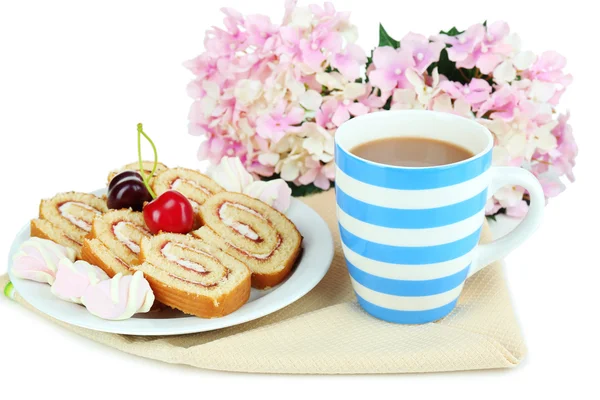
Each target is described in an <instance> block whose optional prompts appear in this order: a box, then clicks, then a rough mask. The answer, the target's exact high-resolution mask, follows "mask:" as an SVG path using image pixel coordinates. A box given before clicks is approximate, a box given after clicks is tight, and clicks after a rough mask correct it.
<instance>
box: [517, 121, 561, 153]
mask: <svg viewBox="0 0 600 400" xmlns="http://www.w3.org/2000/svg"><path fill="white" fill-rule="evenodd" d="M556 125H558V121H550V122H548V123H547V124H545V125H542V126H538V127H537V128H536V129H535V131H534V132H533V134H532V135H531V139H530V142H529V143H528V145H527V149H526V152H525V158H526V159H527V160H531V157H532V156H533V153H535V151H536V150H537V151H539V152H540V153H542V154H543V153H547V152H549V151H550V150H553V149H555V148H556V146H557V143H556V136H554V135H553V134H552V129H554V128H555V127H556Z"/></svg>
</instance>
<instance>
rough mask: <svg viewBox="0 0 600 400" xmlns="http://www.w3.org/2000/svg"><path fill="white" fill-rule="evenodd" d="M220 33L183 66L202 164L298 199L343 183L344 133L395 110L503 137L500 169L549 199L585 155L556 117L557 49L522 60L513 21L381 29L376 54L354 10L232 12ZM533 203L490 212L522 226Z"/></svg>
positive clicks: (510, 190)
mask: <svg viewBox="0 0 600 400" xmlns="http://www.w3.org/2000/svg"><path fill="white" fill-rule="evenodd" d="M223 12H224V13H225V19H224V21H223V22H224V28H218V27H213V28H212V29H209V30H208V31H207V32H206V37H205V40H204V46H205V52H204V53H202V54H201V55H199V56H198V57H196V58H194V59H192V60H190V61H188V62H186V64H185V65H186V67H187V68H189V69H190V70H191V71H192V73H193V74H194V75H195V77H194V79H193V80H192V81H191V82H190V84H189V85H188V88H187V90H188V93H189V95H190V96H191V97H192V98H193V99H194V102H193V104H192V106H191V110H190V113H189V133H190V134H192V135H198V136H203V137H204V138H205V140H204V142H202V144H201V145H200V149H199V152H198V157H199V159H201V160H209V161H210V163H211V164H213V165H217V164H218V163H219V162H220V160H221V158H223V157H224V156H228V157H238V158H239V159H240V160H241V162H242V163H243V165H244V167H245V168H246V169H247V170H248V171H249V172H251V173H252V174H254V175H255V176H258V177H260V178H261V179H264V180H271V179H276V178H282V179H284V180H285V181H287V182H288V183H289V184H290V186H291V187H292V190H293V194H294V195H303V194H307V193H312V192H315V191H319V190H327V189H329V188H330V186H331V185H332V184H333V182H334V179H335V166H334V162H333V152H334V141H333V137H334V135H335V131H336V129H337V128H338V127H339V126H340V125H341V124H343V123H344V122H345V121H347V120H348V119H350V118H352V117H355V116H359V115H363V114H367V113H371V112H377V111H383V110H390V109H427V110H435V111H441V112H449V113H454V114H458V115H461V116H464V117H466V118H470V119H474V120H476V121H477V122H479V123H481V124H483V125H485V126H486V127H487V128H488V129H489V130H490V131H491V132H492V134H493V135H494V137H495V147H494V151H493V163H494V165H509V166H519V167H522V168H526V169H528V170H529V171H531V172H532V173H533V174H535V176H536V177H537V178H538V179H539V181H540V183H541V184H542V187H543V189H544V193H545V195H546V197H547V198H550V197H553V196H556V195H558V194H559V193H560V192H562V191H563V190H564V188H565V186H564V184H563V182H562V181H561V178H562V177H563V176H566V177H567V179H568V180H570V181H573V180H574V177H573V172H572V169H573V166H574V165H575V157H576V155H577V145H576V144H575V141H574V138H573V135H572V132H571V127H570V125H569V124H568V119H569V114H568V113H565V114H558V113H557V111H556V109H557V106H558V103H559V100H560V97H561V95H562V94H563V93H564V91H565V89H566V87H567V86H568V85H569V84H570V83H571V80H572V77H571V75H569V74H566V73H565V72H563V69H564V67H565V64H566V60H565V58H564V57H563V56H561V55H560V54H558V53H556V52H554V51H547V52H544V53H542V54H539V55H536V54H534V53H532V52H531V51H526V50H522V48H521V42H520V39H519V37H518V36H517V35H516V34H514V33H511V32H510V30H509V27H508V24H507V23H505V22H494V23H487V22H484V23H478V24H475V25H472V26H470V27H469V28H467V29H466V30H464V31H461V30H458V29H457V28H452V29H450V30H448V31H442V32H440V33H439V34H435V35H432V36H429V37H427V36H424V35H421V34H417V33H412V32H409V33H408V34H406V35H405V36H404V37H403V38H402V39H400V40H396V39H394V38H392V37H391V36H390V35H389V34H388V33H387V32H386V30H385V29H384V28H383V27H382V26H381V25H380V27H379V46H378V47H376V48H375V49H374V50H373V51H371V52H370V53H369V54H367V52H366V51H365V50H363V49H362V48H361V47H359V46H358V45H357V44H356V43H355V42H356V39H357V36H358V35H357V29H356V27H355V26H354V25H352V24H351V23H350V20H349V17H350V13H348V12H338V11H336V10H335V8H334V6H333V5H332V4H331V3H325V4H324V5H323V6H320V5H314V4H313V5H310V6H308V7H298V6H297V5H296V1H294V0H288V1H286V3H285V13H284V17H283V21H282V22H281V23H273V22H271V20H270V19H269V17H267V16H264V15H248V16H244V15H242V14H240V13H239V12H237V11H235V10H232V9H229V8H226V9H223ZM527 208H528V194H527V193H526V191H525V190H524V189H523V188H520V187H505V188H502V189H501V190H499V191H498V192H496V194H495V195H494V196H493V197H492V198H491V199H490V200H489V201H488V204H487V206H486V214H487V215H489V216H493V215H495V214H498V213H506V214H507V215H510V216H515V217H521V216H523V215H524V214H525V213H526V212H527Z"/></svg>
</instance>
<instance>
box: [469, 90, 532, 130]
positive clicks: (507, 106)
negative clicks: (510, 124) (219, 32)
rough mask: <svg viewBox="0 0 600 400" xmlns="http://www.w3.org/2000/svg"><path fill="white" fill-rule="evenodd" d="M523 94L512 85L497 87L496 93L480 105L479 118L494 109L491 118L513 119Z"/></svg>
mask: <svg viewBox="0 0 600 400" xmlns="http://www.w3.org/2000/svg"><path fill="white" fill-rule="evenodd" d="M521 98H522V95H521V94H520V93H519V92H517V90H516V89H515V88H513V87H512V86H510V85H505V86H502V87H500V88H499V89H496V91H495V92H494V93H492V95H491V96H490V97H489V98H488V99H487V100H486V101H485V102H483V104H481V106H480V107H479V111H478V113H477V118H481V117H482V116H483V115H485V114H486V113H487V112H488V111H492V113H491V115H490V118H492V119H496V118H501V119H504V120H506V121H510V120H512V118H513V116H514V114H515V110H517V109H518V108H519V102H520V101H521Z"/></svg>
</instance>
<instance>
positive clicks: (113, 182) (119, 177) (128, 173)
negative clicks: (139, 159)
mask: <svg viewBox="0 0 600 400" xmlns="http://www.w3.org/2000/svg"><path fill="white" fill-rule="evenodd" d="M130 176H135V177H137V178H138V179H139V180H140V181H141V180H142V176H141V175H140V173H139V172H137V171H123V172H119V173H118V174H116V175H115V177H114V178H112V180H111V181H110V182H109V184H108V190H110V189H111V188H112V187H113V186H115V185H116V184H117V183H119V182H120V181H121V180H122V179H125V178H128V177H130Z"/></svg>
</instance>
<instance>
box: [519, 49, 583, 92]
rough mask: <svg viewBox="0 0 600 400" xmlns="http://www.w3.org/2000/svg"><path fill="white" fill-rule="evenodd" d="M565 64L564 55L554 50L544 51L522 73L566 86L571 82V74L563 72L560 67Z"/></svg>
mask: <svg viewBox="0 0 600 400" xmlns="http://www.w3.org/2000/svg"><path fill="white" fill-rule="evenodd" d="M565 65H567V59H566V58H565V57H563V56H562V55H560V54H558V53H557V52H555V51H546V52H544V53H542V54H541V55H540V57H539V58H538V59H537V61H536V62H535V63H533V65H532V66H531V67H530V68H529V69H528V70H527V71H525V73H524V75H525V77H527V78H528V79H531V80H534V79H537V80H540V81H543V82H552V83H560V84H562V85H563V86H567V85H569V84H570V83H571V80H572V76H571V75H570V74H569V75H565V74H564V73H563V71H562V69H563V68H564V67H565Z"/></svg>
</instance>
